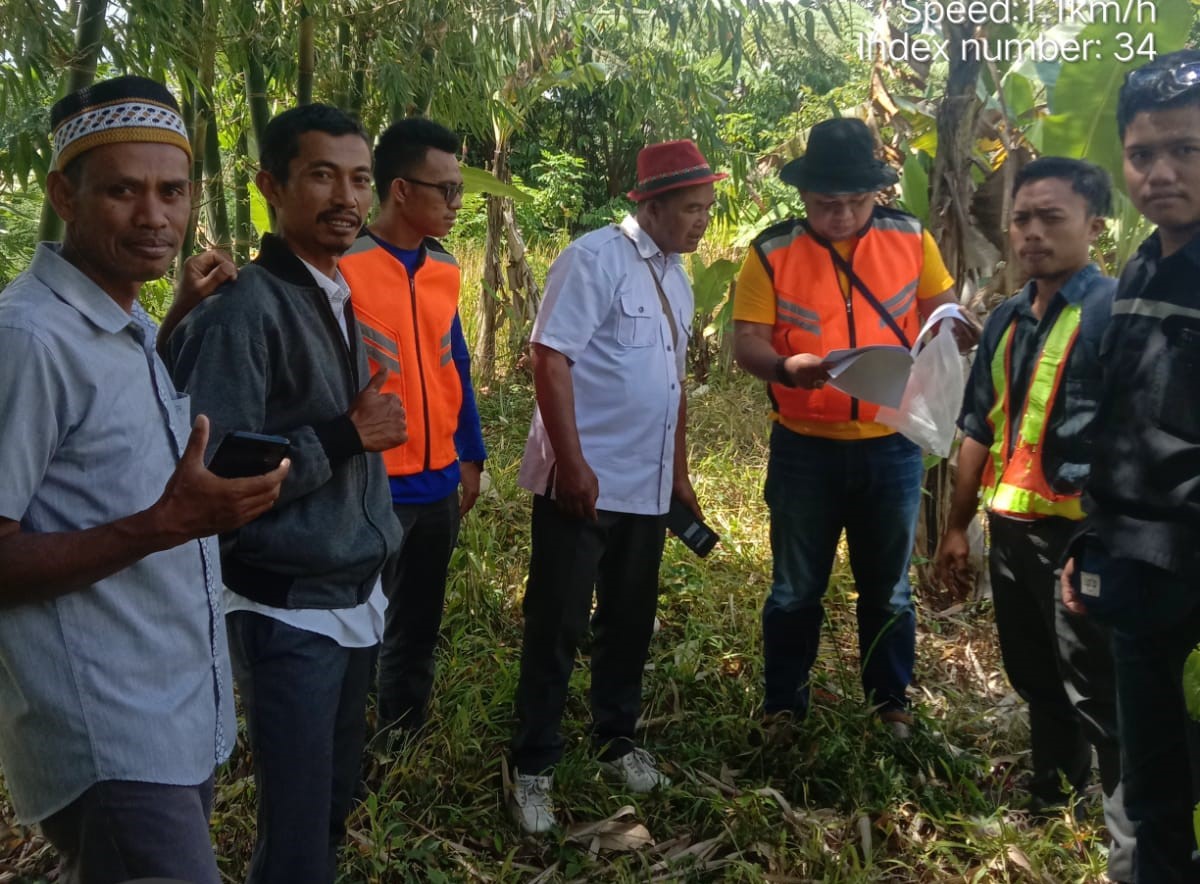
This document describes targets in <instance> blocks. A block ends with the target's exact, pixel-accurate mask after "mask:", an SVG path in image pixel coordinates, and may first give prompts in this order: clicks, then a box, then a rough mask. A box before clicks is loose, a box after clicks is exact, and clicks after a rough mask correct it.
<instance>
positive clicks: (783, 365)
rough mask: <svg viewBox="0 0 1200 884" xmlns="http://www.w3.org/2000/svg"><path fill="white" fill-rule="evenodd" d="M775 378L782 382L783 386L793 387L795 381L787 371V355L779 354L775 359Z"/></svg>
mask: <svg viewBox="0 0 1200 884" xmlns="http://www.w3.org/2000/svg"><path fill="white" fill-rule="evenodd" d="M775 380H777V381H778V382H779V383H781V384H783V385H784V386H785V387H794V386H796V382H795V381H793V380H792V378H791V375H789V374H788V372H787V357H786V356H780V357H779V358H778V359H776V360H775Z"/></svg>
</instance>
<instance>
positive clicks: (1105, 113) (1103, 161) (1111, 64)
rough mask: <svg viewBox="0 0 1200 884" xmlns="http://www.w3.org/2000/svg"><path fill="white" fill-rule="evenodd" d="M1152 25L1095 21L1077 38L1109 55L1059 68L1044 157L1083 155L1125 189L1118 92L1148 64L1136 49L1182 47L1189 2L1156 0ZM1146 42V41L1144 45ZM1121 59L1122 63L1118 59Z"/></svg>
mask: <svg viewBox="0 0 1200 884" xmlns="http://www.w3.org/2000/svg"><path fill="white" fill-rule="evenodd" d="M1155 7H1156V9H1157V14H1156V15H1155V16H1154V21H1150V20H1149V17H1146V19H1145V20H1138V21H1135V22H1124V23H1118V22H1103V21H1098V22H1094V23H1092V24H1090V25H1088V26H1087V27H1085V28H1084V29H1083V31H1082V32H1080V34H1079V37H1078V39H1081V40H1086V39H1096V40H1100V41H1101V44H1100V45H1103V46H1104V47H1106V49H1109V47H1111V49H1109V51H1106V52H1105V53H1104V54H1103V56H1102V57H1100V58H1096V59H1092V60H1089V61H1087V62H1074V63H1071V64H1064V65H1062V69H1061V71H1060V72H1059V74H1058V77H1057V81H1056V83H1055V85H1054V90H1053V99H1052V102H1051V110H1052V111H1053V114H1052V115H1051V116H1050V117H1048V118H1047V119H1046V120H1045V124H1044V129H1043V132H1042V135H1041V149H1042V150H1043V151H1044V152H1045V153H1047V154H1056V155H1059V156H1070V157H1086V158H1087V159H1089V160H1091V161H1092V162H1094V163H1098V164H1099V165H1101V166H1104V168H1106V169H1108V171H1109V172H1110V174H1112V176H1113V179H1114V182H1115V183H1117V185H1118V186H1120V187H1122V188H1123V187H1124V175H1123V171H1122V158H1121V145H1120V141H1119V140H1118V138H1117V132H1116V108H1117V92H1118V91H1119V90H1120V87H1121V83H1122V82H1123V80H1124V77H1125V74H1126V72H1128V71H1129V70H1131V69H1133V68H1135V67H1138V66H1140V65H1142V64H1145V63H1146V62H1147V61H1149V58H1147V57H1146V56H1145V55H1144V54H1139V50H1142V49H1145V48H1146V47H1150V48H1152V49H1153V51H1155V52H1159V53H1161V52H1170V51H1172V50H1175V49H1179V48H1182V47H1183V46H1184V43H1185V41H1186V39H1187V34H1188V31H1189V30H1190V28H1191V27H1192V24H1193V22H1194V18H1195V11H1194V9H1193V8H1192V6H1191V4H1190V3H1189V2H1188V0H1160V2H1158V3H1156V4H1155ZM1147 40H1148V41H1149V42H1148V43H1147V42H1146V41H1147ZM1122 57H1124V60H1122Z"/></svg>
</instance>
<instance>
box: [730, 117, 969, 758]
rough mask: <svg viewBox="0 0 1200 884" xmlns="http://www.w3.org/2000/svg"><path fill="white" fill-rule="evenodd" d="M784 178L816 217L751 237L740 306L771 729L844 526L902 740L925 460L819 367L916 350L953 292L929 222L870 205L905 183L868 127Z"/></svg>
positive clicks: (866, 624)
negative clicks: (749, 389) (757, 481)
mask: <svg viewBox="0 0 1200 884" xmlns="http://www.w3.org/2000/svg"><path fill="white" fill-rule="evenodd" d="M780 177H781V178H782V179H783V180H784V181H786V182H787V183H789V184H791V185H793V186H795V187H796V188H798V189H799V191H800V195H801V197H802V198H803V199H804V205H805V208H806V215H807V217H804V218H793V219H789V220H787V221H784V222H782V223H780V224H776V225H774V226H772V227H769V228H768V229H767V230H765V231H764V232H763V233H762V234H760V235H759V237H758V238H757V239H755V240H754V243H753V245H752V247H751V249H750V253H749V254H748V255H747V256H746V261H745V264H744V265H743V267H742V271H741V274H740V276H739V277H738V282H737V289H736V295H735V299H734V307H733V318H734V330H735V331H734V334H735V345H734V346H735V354H736V357H737V360H738V364H739V365H741V366H742V368H744V369H746V371H748V372H750V373H751V374H753V375H755V376H756V377H759V378H762V379H763V380H765V381H767V383H768V385H769V394H770V398H771V405H772V414H771V417H772V419H773V420H774V422H775V423H774V426H773V427H772V430H771V442H770V458H769V460H768V464H767V479H766V485H765V492H764V493H765V496H766V500H767V506H768V508H769V509H770V512H771V549H772V555H773V567H772V571H773V574H772V583H771V591H770V595H769V596H768V598H767V601H766V604H765V606H764V608H763V650H764V664H765V665H764V670H765V681H766V696H765V703H764V712H765V716H764V719H765V723H766V724H768V725H770V726H771V729H772V730H776V729H777V728H776V727H775V725H777V724H781V725H788V723H790V722H793V721H799V720H800V719H802V718H804V716H805V715H806V714H807V712H808V705H809V670H810V669H811V668H812V664H813V663H814V661H815V660H816V656H817V644H818V641H819V639H820V633H821V623H822V621H823V619H824V611H823V608H822V606H821V598H822V596H824V594H825V589H826V586H827V584H828V583H829V575H830V571H831V570H832V566H833V559H834V555H835V553H836V551H837V545H838V540H839V538H840V536H841V533H842V529H843V528H844V529H845V530H846V542H847V544H848V547H849V554H850V567H851V570H852V571H853V573H854V579H855V584H856V586H857V590H858V603H857V604H858V633H859V650H860V655H861V658H862V681H863V688H864V691H865V692H866V695H867V698H868V702H870V703H871V704H872V705H874V706H875V707H876V709H877V711H878V715H879V717H880V719H881V720H882V721H883V722H885V723H886V724H887V725H888V726H889V727H890V729H891V730H892V731H893V732H894V733H895V734H896V735H897V736H899V737H905V736H907V735H908V732H909V727H910V725H911V719H910V717H909V714H908V712H907V705H908V704H907V699H906V696H905V694H906V690H907V688H908V684H909V682H910V681H911V680H912V671H913V655H914V645H915V635H916V620H915V615H914V611H913V605H912V594H911V589H910V587H909V583H908V564H909V556H910V554H911V552H912V548H913V539H914V534H915V531H916V521H917V509H918V506H919V505H920V501H921V481H922V477H923V475H924V469H923V465H922V457H921V450H920V449H919V448H918V447H917V446H916V445H915V444H913V443H912V442H910V441H909V440H908V439H906V438H904V437H903V436H901V435H900V434H899V433H896V432H894V431H893V430H892V429H891V428H890V427H887V426H884V425H883V424H880V423H877V422H876V421H875V419H874V418H875V413H876V411H877V410H878V406H875V405H872V404H870V403H867V402H864V401H860V400H858V399H855V398H852V397H850V396H848V395H846V394H845V393H842V392H841V391H839V390H835V389H833V388H832V387H828V386H826V384H825V382H826V380H827V379H828V378H829V374H828V372H827V371H826V369H825V366H824V365H823V360H824V357H825V354H826V353H828V352H829V351H830V350H834V349H838V348H845V347H863V346H867V345H871V344H892V345H896V344H900V345H903V346H904V347H906V348H907V347H909V346H911V344H912V343H913V341H914V340H915V338H916V335H917V333H918V331H919V330H920V327H921V324H922V322H923V321H924V319H925V317H927V316H928V315H930V314H931V313H932V312H933V310H934V309H935V308H936V307H938V306H939V305H941V304H943V303H947V302H951V301H953V300H954V289H953V286H954V280H953V279H951V278H950V275H949V274H948V273H947V272H946V268H945V265H944V264H943V262H942V258H941V255H940V254H939V253H938V249H937V246H936V245H935V244H934V242H933V239H932V238H931V237H930V236H929V234H928V233H927V232H926V231H925V230H924V229H922V226H921V222H920V221H918V220H917V219H916V218H914V217H913V216H912V215H907V214H905V213H903V212H898V211H895V210H893V209H887V208H884V207H883V206H880V205H878V204H877V202H876V197H877V196H878V193H879V191H881V190H883V189H884V188H886V187H889V186H890V185H892V184H894V183H895V182H896V180H897V176H896V173H895V172H894V171H893V170H892V169H891V168H890V167H889V166H888V165H887V164H886V163H884V162H882V161H881V160H879V159H877V158H876V156H875V142H874V138H873V136H872V134H871V131H870V129H868V128H867V126H866V124H865V123H863V122H862V121H861V120H855V119H841V118H839V119H833V120H826V121H825V122H823V123H819V124H817V125H816V126H814V127H813V129H812V132H811V134H810V136H809V140H808V151H807V153H806V154H805V155H804V156H802V157H800V158H799V159H796V160H793V161H792V162H790V163H788V164H787V165H786V166H784V167H783V169H782V171H781V172H780Z"/></svg>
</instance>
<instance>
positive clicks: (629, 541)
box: [510, 140, 727, 834]
mask: <svg viewBox="0 0 1200 884" xmlns="http://www.w3.org/2000/svg"><path fill="white" fill-rule="evenodd" d="M637 173H638V181H637V185H636V186H635V187H634V189H633V190H632V191H630V193H629V198H630V199H632V200H633V201H634V202H635V203H636V204H637V210H636V212H635V213H634V214H631V215H627V216H626V217H625V219H624V220H623V221H622V222H621V223H620V224H619V225H617V224H610V225H609V226H607V227H604V228H602V229H600V230H594V231H592V232H591V233H588V234H585V235H584V236H582V237H580V238H579V239H577V240H575V241H574V242H573V243H571V244H570V245H569V246H567V248H566V249H565V250H564V251H563V253H562V254H561V255H559V256H558V258H557V259H556V260H555V262H554V264H553V266H552V267H551V268H550V274H549V276H547V278H546V297H545V299H544V300H543V301H542V305H541V307H540V309H539V310H538V315H537V320H536V321H535V322H534V326H533V334H532V341H533V379H534V389H535V392H536V394H537V411H536V412H535V414H534V417H533V423H532V425H531V426H530V428H529V438H528V439H527V440H526V443H525V456H524V458H523V459H522V461H521V473H520V477H519V479H518V481H519V482H520V485H521V487H522V488H525V489H526V490H527V491H531V492H533V495H534V497H533V523H532V530H531V535H532V543H533V549H532V552H531V555H530V561H529V582H528V584H527V585H526V589H525V601H524V607H523V610H524V614H525V635H524V641H523V643H522V646H521V674H520V679H519V681H518V684H517V696H516V711H517V732H516V734H515V735H514V737H513V746H512V755H513V761H514V763H515V765H516V775H515V778H514V779H515V782H514V788H513V794H512V796H511V804H510V807H511V810H512V813H513V817H514V819H515V820H516V822H517V825H518V826H519V827H520V828H521V830H522V831H523V832H527V833H530V834H542V833H545V832H548V831H549V830H550V829H551V828H553V826H554V825H555V817H554V807H553V804H552V802H551V798H550V790H551V788H552V786H553V775H554V766H555V765H556V764H557V763H558V761H559V759H560V758H561V757H562V753H563V746H564V741H563V737H562V734H561V733H560V730H559V724H560V722H561V719H562V714H563V707H564V706H565V704H566V699H567V688H568V685H569V682H570V678H571V669H572V667H573V666H574V664H575V650H576V648H577V647H578V645H579V641H580V639H581V638H582V637H583V635H584V633H585V631H586V630H587V629H588V627H589V617H588V612H589V610H590V609H591V603H592V597H593V595H594V596H595V599H596V610H595V614H594V615H593V616H592V617H591V618H590V627H591V631H592V649H591V658H592V660H591V662H592V688H591V705H592V746H593V749H594V750H595V751H596V753H597V755H598V757H599V761H600V767H601V769H602V770H603V771H604V772H605V773H606V774H607V775H609V776H611V777H612V778H613V779H615V780H617V781H618V782H620V783H621V784H622V785H624V786H625V787H626V788H627V789H629V790H630V791H632V792H650V791H652V790H653V789H657V788H660V787H664V786H667V785H669V784H670V780H669V779H668V778H667V776H666V775H665V774H664V773H662V771H660V770H659V769H658V765H657V762H656V761H655V759H654V757H653V756H652V755H651V754H650V753H649V752H647V751H646V750H645V749H642V748H641V747H639V746H638V745H637V744H636V743H635V742H634V735H635V734H634V730H635V725H636V724H637V720H638V712H639V710H640V708H641V701H642V672H643V669H644V667H645V663H646V655H647V653H648V651H649V647H650V637H651V635H652V634H653V632H654V612H655V608H656V606H657V604H658V567H659V563H660V562H661V560H662V551H663V542H664V539H665V536H666V514H667V511H668V509H669V508H670V506H671V501H672V498H674V499H676V500H678V501H679V502H680V503H681V504H682V505H683V506H685V507H686V508H687V509H689V510H691V511H692V512H693V513H694V514H695V515H696V517H697V518H700V505H699V503H698V502H697V501H696V494H695V492H694V491H693V489H692V482H691V479H690V478H689V476H688V468H687V396H686V394H685V393H684V390H683V381H684V376H685V372H686V360H685V358H684V357H685V354H686V351H687V330H688V328H689V327H690V325H691V321H692V313H693V310H694V307H693V300H692V289H691V285H690V283H689V282H688V278H687V274H686V273H684V270H683V261H682V259H681V258H680V255H682V254H684V253H687V252H694V251H696V248H697V247H698V246H699V245H700V239H701V237H703V236H704V232H705V230H707V229H708V220H709V212H710V211H711V209H712V206H713V201H714V191H713V183H714V182H716V181H720V180H721V179H723V178H725V177H727V176H726V175H725V174H724V173H714V172H713V170H712V169H711V168H710V167H709V165H708V161H707V160H705V159H704V156H703V155H702V154H701V153H700V150H699V148H697V147H696V145H695V144H693V143H692V142H691V141H686V140H684V141H667V142H663V143H661V144H652V145H649V146H648V147H645V148H643V149H642V150H641V151H640V152H639V153H638V158H637Z"/></svg>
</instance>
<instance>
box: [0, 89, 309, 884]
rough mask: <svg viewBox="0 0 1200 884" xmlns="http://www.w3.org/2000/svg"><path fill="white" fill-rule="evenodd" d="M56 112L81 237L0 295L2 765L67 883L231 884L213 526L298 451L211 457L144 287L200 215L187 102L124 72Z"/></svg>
mask: <svg viewBox="0 0 1200 884" xmlns="http://www.w3.org/2000/svg"><path fill="white" fill-rule="evenodd" d="M50 119H51V125H52V128H53V142H54V159H53V169H52V171H51V172H50V174H49V176H48V177H47V180H46V190H47V195H48V197H49V199H50V202H51V204H52V205H53V206H54V209H55V211H57V212H58V214H59V215H60V216H61V217H62V219H63V221H64V222H65V225H66V232H65V236H64V239H63V242H62V244H61V245H58V244H52V243H42V244H41V245H39V246H38V249H37V252H36V254H35V256H34V259H33V263H32V265H31V266H30V268H29V269H28V270H27V271H26V272H25V273H22V274H21V275H20V276H18V277H17V279H15V280H14V281H13V282H12V284H11V285H9V286H8V288H6V289H5V290H4V292H3V293H2V294H0V415H2V417H0V477H2V479H0V608H2V609H3V610H2V613H0V763H2V764H3V766H4V774H5V779H6V782H7V787H8V795H9V796H10V798H11V800H12V803H13V807H14V809H15V810H16V813H17V816H18V818H19V819H21V820H22V821H26V822H34V821H41V825H42V830H43V832H44V833H45V835H46V837H47V839H48V840H49V841H50V842H51V844H53V845H54V847H55V848H56V849H57V850H58V852H59V854H60V855H61V856H62V866H61V869H60V876H59V880H60V881H66V882H79V881H85V882H89V884H116V882H124V881H127V880H129V879H130V878H145V877H154V878H171V879H185V880H187V881H192V882H196V884H218V882H219V881H220V878H219V875H218V872H217V865H216V861H215V859H214V857H213V849H212V842H211V840H210V837H209V831H208V814H209V810H210V809H211V806H212V795H213V768H214V767H215V765H217V764H220V763H222V762H224V761H225V759H226V758H227V757H228V756H229V752H230V750H231V749H232V747H233V742H234V740H235V739H236V737H237V722H236V721H235V719H234V716H233V687H232V684H231V682H230V679H229V661H228V656H227V651H226V641H225V626H224V622H223V620H222V611H221V600H220V596H219V592H220V581H221V576H220V571H219V565H218V554H217V546H216V543H215V542H213V541H212V539H211V536H212V535H215V534H219V533H223V532H226V531H232V530H235V529H236V528H238V527H239V526H241V525H243V524H245V523H246V522H248V521H250V520H252V519H254V518H255V517H256V516H258V515H260V514H261V513H263V512H266V511H267V510H268V509H269V508H270V507H271V505H272V504H273V502H274V501H275V499H276V497H277V496H278V495H279V492H280V483H281V482H282V481H283V478H284V476H286V475H287V472H288V466H287V464H286V463H285V464H281V465H280V467H279V468H278V469H276V470H274V471H273V472H271V473H269V474H267V475H264V476H257V477H254V478H249V479H234V480H228V479H220V478H218V477H216V476H214V475H213V474H212V473H210V472H209V471H208V470H207V469H205V467H204V460H203V455H204V449H205V444H206V442H207V440H209V439H210V438H213V436H212V435H210V433H209V423H208V420H207V419H206V418H205V417H202V416H201V417H197V418H196V420H195V423H194V424H193V422H192V418H191V408H190V406H189V402H188V397H187V396H181V395H180V394H179V393H177V392H176V390H175V387H174V386H173V385H172V383H171V380H170V378H169V376H168V374H167V369H166V366H164V365H163V363H162V361H161V360H160V359H159V358H158V356H157V354H156V353H155V349H154V339H155V326H154V322H153V321H152V320H151V319H150V317H149V316H148V315H147V314H146V312H145V311H144V310H143V309H142V308H141V306H140V305H139V304H138V294H139V291H140V289H141V287H142V284H143V283H145V282H147V281H149V280H152V279H158V278H159V277H161V276H162V275H163V274H164V273H166V272H167V270H168V268H169V267H170V265H171V262H172V261H173V260H174V258H175V256H176V254H177V252H178V251H179V244H180V242H181V241H182V239H183V232H184V230H185V228H186V226H187V222H188V215H189V213H190V211H191V184H190V182H189V180H188V175H189V172H190V167H191V147H190V145H189V143H188V137H187V131H186V129H185V127H184V124H183V119H182V118H181V117H180V115H179V108H178V105H177V104H176V103H175V99H174V97H173V96H172V95H171V94H170V92H169V91H167V89H166V87H164V86H163V85H162V84H160V83H157V82H154V81H153V80H147V79H143V78H141V77H118V78H116V79H113V80H108V81H105V82H102V83H97V84H95V85H94V86H91V87H89V88H87V89H84V90H82V91H79V92H75V93H72V94H71V95H68V96H66V97H65V98H63V99H62V100H61V101H59V102H57V103H56V104H55V105H54V107H53V108H51V111H50ZM190 297H191V295H186V294H185V300H186V299H190ZM189 427H190V428H191V429H190V435H189Z"/></svg>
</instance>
